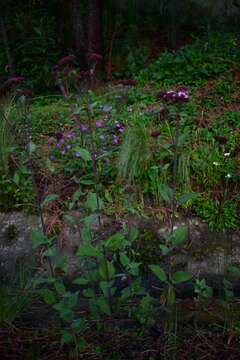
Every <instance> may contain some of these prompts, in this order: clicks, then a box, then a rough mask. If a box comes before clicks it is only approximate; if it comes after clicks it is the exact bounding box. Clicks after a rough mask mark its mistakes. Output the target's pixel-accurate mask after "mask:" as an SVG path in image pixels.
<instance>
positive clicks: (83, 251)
mask: <svg viewBox="0 0 240 360" xmlns="http://www.w3.org/2000/svg"><path fill="white" fill-rule="evenodd" d="M76 255H78V256H92V257H97V256H98V250H97V249H96V248H94V247H93V246H92V245H90V244H83V245H80V246H79V248H78V251H77V254H76Z"/></svg>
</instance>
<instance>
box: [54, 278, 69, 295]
mask: <svg viewBox="0 0 240 360" xmlns="http://www.w3.org/2000/svg"><path fill="white" fill-rule="evenodd" d="M54 287H55V289H56V291H57V293H58V294H60V295H63V294H65V292H66V288H65V286H64V284H63V283H62V282H60V281H56V282H55V283H54Z"/></svg>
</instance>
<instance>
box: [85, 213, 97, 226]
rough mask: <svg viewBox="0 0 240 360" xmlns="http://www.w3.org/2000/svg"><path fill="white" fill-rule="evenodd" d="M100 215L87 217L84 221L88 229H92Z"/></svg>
mask: <svg viewBox="0 0 240 360" xmlns="http://www.w3.org/2000/svg"><path fill="white" fill-rule="evenodd" d="M97 218H98V215H97V214H91V215H89V216H86V217H85V218H84V219H83V221H84V224H85V226H86V227H91V226H92V225H93V224H94V223H95V222H96V220H97Z"/></svg>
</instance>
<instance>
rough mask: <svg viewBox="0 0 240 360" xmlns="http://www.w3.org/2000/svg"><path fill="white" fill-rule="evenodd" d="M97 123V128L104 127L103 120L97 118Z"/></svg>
mask: <svg viewBox="0 0 240 360" xmlns="http://www.w3.org/2000/svg"><path fill="white" fill-rule="evenodd" d="M95 125H96V128H100V127H102V121H101V120H97V121H96V122H95Z"/></svg>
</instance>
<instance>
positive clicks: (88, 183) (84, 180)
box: [79, 179, 95, 185]
mask: <svg viewBox="0 0 240 360" xmlns="http://www.w3.org/2000/svg"><path fill="white" fill-rule="evenodd" d="M79 183H80V184H82V185H94V183H95V182H94V181H93V180H91V179H81V180H80V181H79Z"/></svg>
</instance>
